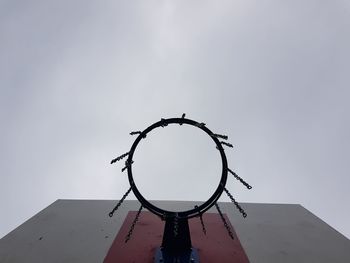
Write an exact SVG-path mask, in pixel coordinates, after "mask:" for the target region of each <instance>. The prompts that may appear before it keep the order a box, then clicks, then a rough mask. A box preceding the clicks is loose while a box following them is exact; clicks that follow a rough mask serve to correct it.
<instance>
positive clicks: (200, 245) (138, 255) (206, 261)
mask: <svg viewBox="0 0 350 263" xmlns="http://www.w3.org/2000/svg"><path fill="white" fill-rule="evenodd" d="M135 215H136V211H130V212H129V213H128V215H127V216H126V218H125V220H124V223H123V225H122V226H121V228H120V230H119V232H118V234H117V236H116V238H115V239H114V241H113V243H112V246H111V247H110V249H109V251H108V253H107V255H106V258H105V260H104V263H116V262H118V263H131V262H134V263H153V260H154V254H155V251H156V248H157V247H159V246H160V244H161V242H162V235H163V230H164V222H162V221H161V220H160V219H159V218H158V217H157V216H155V215H153V214H152V213H150V212H141V214H140V218H139V221H138V223H137V224H136V226H135V229H134V232H133V235H132V237H131V239H130V240H129V242H128V243H125V236H126V235H127V233H128V231H129V228H130V226H131V224H132V221H133V219H134V217H135ZM224 216H225V218H226V221H227V222H228V224H229V225H230V221H229V219H228V218H227V216H226V215H224ZM203 220H204V223H205V226H206V230H207V234H206V235H204V233H203V232H202V226H201V223H200V220H199V218H193V219H190V220H189V226H190V232H191V240H192V246H193V247H194V248H197V249H198V252H199V259H200V262H201V263H217V262H220V263H232V262H237V263H249V260H248V258H247V255H246V254H245V252H244V250H243V247H242V245H241V243H240V241H239V239H238V237H237V234H236V232H235V231H234V228H233V227H232V226H231V225H230V226H231V229H232V232H233V234H234V236H235V239H234V240H232V239H231V238H230V236H229V235H228V233H227V230H226V228H225V227H224V225H223V223H222V221H221V218H220V216H219V215H218V214H215V213H205V214H204V215H203Z"/></svg>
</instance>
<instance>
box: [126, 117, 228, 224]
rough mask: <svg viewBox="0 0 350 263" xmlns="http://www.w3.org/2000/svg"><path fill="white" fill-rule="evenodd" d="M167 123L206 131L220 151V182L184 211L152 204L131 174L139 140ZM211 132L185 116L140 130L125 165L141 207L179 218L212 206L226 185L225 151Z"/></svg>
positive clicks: (195, 213)
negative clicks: (210, 192) (205, 196)
mask: <svg viewBox="0 0 350 263" xmlns="http://www.w3.org/2000/svg"><path fill="white" fill-rule="evenodd" d="M169 124H180V125H182V124H185V125H190V126H194V127H196V128H199V129H201V130H202V131H204V132H205V133H207V134H208V135H209V136H210V138H212V140H213V141H214V142H215V144H216V146H217V147H216V148H217V149H218V150H219V152H220V156H221V162H222V173H221V178H220V182H219V185H218V187H217V188H216V190H215V192H214V193H213V195H212V196H211V197H210V198H209V199H208V200H207V201H205V202H204V203H202V204H201V205H199V206H197V207H195V208H193V209H190V210H186V211H180V212H175V211H168V210H164V209H161V208H159V207H157V206H155V205H153V204H152V203H150V202H149V201H147V199H146V198H144V197H143V195H142V194H141V193H140V191H139V190H138V188H137V186H136V184H135V181H134V178H133V174H132V163H133V160H132V158H133V155H134V152H135V150H136V147H137V145H138V144H139V142H140V141H141V140H142V139H144V138H146V135H147V134H148V133H149V132H151V131H152V130H154V129H156V128H159V127H165V126H168V125H169ZM213 134H214V133H213V132H212V131H211V130H209V129H208V128H207V127H206V126H205V124H204V123H199V122H196V121H194V120H191V119H186V118H170V119H161V120H160V121H158V122H156V123H154V124H152V125H151V126H149V127H148V128H147V129H145V130H144V131H142V132H141V134H140V135H139V136H138V137H137V138H136V140H135V141H134V143H133V145H132V146H131V149H130V151H129V155H128V159H127V163H128V164H129V165H128V166H127V171H128V178H129V183H130V187H131V189H132V191H133V193H134V194H135V196H136V198H137V199H138V200H139V201H140V203H141V204H142V206H143V207H145V208H146V209H148V210H149V211H151V212H152V213H154V214H155V215H157V216H159V217H161V218H166V217H174V216H177V217H179V218H192V217H196V216H199V215H200V214H203V213H204V212H205V211H207V210H208V209H209V208H210V207H212V206H213V205H214V204H215V203H216V201H217V200H218V199H219V198H220V196H221V194H222V192H223V191H224V188H225V185H226V181H227V159H226V154H225V151H224V149H223V147H222V145H221V143H220V141H219V140H218V138H217V137H215V136H214V135H213Z"/></svg>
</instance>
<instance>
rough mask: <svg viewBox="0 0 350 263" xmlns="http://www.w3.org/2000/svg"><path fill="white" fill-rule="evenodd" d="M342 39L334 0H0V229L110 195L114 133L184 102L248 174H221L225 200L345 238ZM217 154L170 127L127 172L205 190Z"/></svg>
mask: <svg viewBox="0 0 350 263" xmlns="http://www.w3.org/2000/svg"><path fill="white" fill-rule="evenodd" d="M349 47H350V4H349V1H345V0H343V1H342V0H338V1H314V0H308V1H302V0H297V1H296V0H286V1H278V0H266V1H260V0H250V1H249V0H248V1H247V0H244V1H243V0H241V1H202V0H201V1H198V0H194V1H185V0H183V1H165V0H164V1H160V0H154V1H142V0H140V1H102V2H101V1H92V0H91V1H83V0H76V1H68V0H63V1H43V0H32V1H19V0H18V1H14V0H11V1H10V0H0V92H1V93H0V121H1V122H0V125H1V129H0V211H1V218H0V237H2V236H4V235H5V234H7V233H8V232H9V231H11V230H12V229H14V228H15V227H17V226H18V225H19V224H21V223H23V222H24V221H25V220H27V219H28V218H30V217H31V216H33V215H34V214H35V213H37V212H38V211H40V210H41V209H43V208H45V207H46V206H47V205H49V204H50V203H52V202H53V201H55V200H56V199H59V198H61V199H63V198H74V199H119V198H120V197H121V196H122V195H123V194H124V192H125V191H126V190H127V189H128V181H127V178H126V174H123V173H121V172H120V169H121V168H122V167H123V163H119V164H117V165H114V166H113V165H109V162H110V160H111V159H113V158H114V157H116V156H118V155H119V154H122V153H124V152H127V151H128V149H129V148H130V146H131V144H132V142H133V140H134V139H135V137H132V136H130V135H128V133H129V132H130V131H133V130H142V129H144V128H146V127H147V126H148V125H150V124H151V123H153V122H156V121H158V120H160V118H162V117H163V118H167V117H180V116H181V114H182V113H184V112H185V113H186V114H187V115H186V116H187V117H189V118H193V119H195V120H198V121H200V122H205V123H206V124H207V126H208V127H209V128H210V129H212V130H213V131H215V132H218V133H223V134H227V135H229V141H230V142H231V143H232V144H233V145H234V146H235V148H234V149H233V150H230V149H227V150H226V153H227V157H228V160H229V165H230V167H231V169H233V170H235V171H236V172H237V173H238V174H239V175H240V176H242V177H243V178H245V179H246V180H247V181H248V182H249V183H250V184H252V185H253V189H252V190H251V191H248V190H247V189H244V187H243V186H241V185H239V184H238V183H237V182H235V181H234V179H232V178H230V180H229V181H228V184H227V187H228V189H230V191H231V192H232V194H233V195H234V196H235V197H236V199H237V200H239V201H241V202H268V203H299V204H301V205H303V206H304V207H306V208H307V209H309V210H310V211H311V212H313V213H315V214H316V215H317V216H319V217H320V218H321V219H323V220H324V221H326V222H327V223H328V224H330V225H331V226H332V227H334V228H335V229H337V230H338V231H340V232H341V233H343V234H344V235H346V236H347V237H348V238H349V237H350V225H349V223H348V222H349V221H350V210H349V209H348V208H346V207H348V205H349V201H350V193H349V185H350V179H349V168H350V167H349V164H350V159H349V156H350V152H349V149H350V138H349V134H350V117H349V116H350V115H349V111H350V106H349V98H350V91H349V84H350V70H349V69H350V48H349ZM218 161H219V156H218V152H217V150H215V147H214V145H213V143H212V142H211V141H210V139H208V138H207V137H205V136H204V134H202V133H200V132H199V131H197V130H194V129H191V128H189V127H185V126H183V127H181V129H180V126H171V127H167V128H166V129H162V130H157V131H155V132H154V134H152V135H150V136H149V137H147V140H145V141H144V142H142V144H141V145H140V148H139V150H138V151H137V152H136V153H135V164H134V170H135V180H136V183H138V185H139V188H140V190H141V191H142V192H143V193H144V194H145V196H146V197H147V198H150V199H178V200H204V199H206V198H208V196H209V195H210V193H211V191H213V189H214V188H215V187H216V185H215V184H217V180H218V176H219V175H218V173H217V172H218V171H220V163H219V162H218ZM129 198H131V199H132V198H135V197H134V196H133V195H130V197H129ZM221 200H222V201H228V199H227V197H226V196H222V198H221ZM107 212H109V211H107ZM248 216H249V215H248Z"/></svg>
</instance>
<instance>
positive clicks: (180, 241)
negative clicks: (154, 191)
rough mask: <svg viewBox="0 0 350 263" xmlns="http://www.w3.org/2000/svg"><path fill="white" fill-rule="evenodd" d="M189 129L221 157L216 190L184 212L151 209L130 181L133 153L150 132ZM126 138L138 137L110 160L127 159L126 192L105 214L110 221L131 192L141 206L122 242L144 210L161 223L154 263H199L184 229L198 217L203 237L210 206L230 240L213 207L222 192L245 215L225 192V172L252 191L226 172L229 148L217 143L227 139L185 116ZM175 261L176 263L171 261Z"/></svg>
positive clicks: (158, 124)
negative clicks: (172, 127)
mask: <svg viewBox="0 0 350 263" xmlns="http://www.w3.org/2000/svg"><path fill="white" fill-rule="evenodd" d="M184 124H185V125H189V126H192V127H195V128H198V129H200V130H202V131H203V132H205V133H206V134H207V135H208V136H209V137H210V138H211V139H212V140H213V141H214V143H215V144H216V149H217V150H219V152H220V156H221V163H222V172H221V178H220V181H219V184H218V187H217V188H216V190H215V192H214V193H213V194H212V195H211V196H210V198H209V199H208V200H207V201H205V202H204V203H202V204H200V205H198V206H197V205H196V206H195V207H194V208H193V209H190V210H185V211H178V212H175V211H169V210H164V209H162V208H160V207H157V206H155V205H154V204H152V203H151V202H149V201H148V200H147V199H146V198H145V197H144V196H143V195H142V194H141V192H140V191H139V189H138V188H137V186H136V184H135V181H134V177H133V171H132V164H133V163H134V161H133V156H134V152H135V150H136V148H137V146H138V144H139V143H140V141H141V140H144V139H146V138H147V134H148V133H150V132H151V131H152V130H154V129H157V128H160V127H161V128H164V127H166V126H168V125H184ZM130 135H138V136H137V138H136V139H135V141H134V143H133V144H132V146H131V149H130V151H129V152H127V153H124V154H122V155H121V156H119V157H117V158H115V159H113V160H112V161H111V163H114V162H116V161H120V160H121V159H123V158H125V157H126V156H128V158H127V159H126V161H125V167H124V168H123V169H122V172H124V171H125V170H127V173H128V179H129V183H130V188H129V189H128V190H127V192H126V193H125V194H124V196H123V197H122V199H120V200H119V202H118V204H117V205H116V206H115V208H114V209H113V210H112V211H111V212H110V213H109V216H110V217H112V216H113V213H114V212H115V211H116V210H117V209H118V208H119V206H120V205H121V204H122V202H123V201H124V199H125V198H126V197H127V195H128V194H129V193H130V191H133V193H134V194H135V196H136V198H137V199H138V200H139V201H140V203H141V206H140V209H139V211H138V213H137V215H136V217H135V220H134V222H133V224H132V226H131V228H130V231H129V233H128V235H127V237H126V239H125V242H127V241H128V240H129V239H130V238H131V235H132V231H133V229H134V227H135V225H136V222H137V220H138V217H139V215H140V213H141V210H142V209H143V208H146V209H147V210H149V211H150V212H152V213H153V214H155V215H157V216H158V217H160V218H161V219H162V220H164V221H165V228H164V234H163V242H162V246H161V247H160V248H159V249H158V250H157V252H156V255H155V261H154V262H155V263H158V262H165V263H166V262H179V263H182V262H186V263H188V262H199V256H198V252H197V251H196V249H194V248H192V245H191V237H190V232H189V226H188V219H190V218H193V217H200V220H201V224H202V227H203V232H204V234H205V233H206V229H205V226H204V222H203V219H202V215H203V213H205V212H206V211H207V210H208V209H210V208H211V207H212V206H214V205H215V207H216V208H217V210H218V212H219V214H220V216H221V219H222V221H223V223H224V225H225V227H226V229H227V231H228V234H229V235H230V237H231V238H234V237H233V234H232V232H231V230H230V228H229V226H228V224H227V222H226V221H225V218H224V217H223V215H222V212H221V210H220V208H219V206H218V204H217V201H218V199H219V198H220V196H221V194H222V192H223V191H225V192H226V194H227V195H228V197H229V198H230V199H231V201H232V202H233V203H234V204H235V206H236V207H237V209H238V210H239V212H240V213H241V214H242V215H243V217H246V216H247V214H246V213H245V211H244V210H243V208H242V207H241V206H240V205H239V204H238V202H237V201H236V200H235V199H234V198H233V196H232V195H231V193H230V192H229V191H228V190H227V189H226V187H225V186H226V181H227V174H228V172H229V173H231V174H232V175H233V176H234V177H235V178H236V179H237V180H238V181H240V182H241V183H242V184H243V185H244V186H246V187H247V188H248V189H251V188H252V187H251V186H250V185H249V184H248V183H246V182H245V181H244V180H243V179H242V178H241V177H239V176H238V175H237V174H236V173H234V172H233V171H232V170H230V169H229V168H228V165H227V159H226V154H225V151H224V148H223V146H227V147H231V148H232V147H233V146H232V145H231V144H230V143H227V142H225V141H220V140H219V139H224V140H227V139H228V137H227V136H226V135H220V134H215V133H213V132H212V131H211V130H209V129H208V128H207V127H206V125H205V123H200V122H197V121H194V120H191V119H187V118H185V114H183V115H182V117H181V118H169V119H161V120H160V121H158V122H156V123H154V124H152V125H151V126H149V127H148V128H146V129H145V130H143V131H134V132H131V133H130ZM174 260H176V261H174Z"/></svg>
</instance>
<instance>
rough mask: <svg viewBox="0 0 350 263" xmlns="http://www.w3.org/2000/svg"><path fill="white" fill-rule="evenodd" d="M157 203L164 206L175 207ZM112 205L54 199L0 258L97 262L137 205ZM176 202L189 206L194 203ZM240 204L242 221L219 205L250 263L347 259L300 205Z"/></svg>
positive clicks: (4, 243)
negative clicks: (116, 208)
mask: <svg viewBox="0 0 350 263" xmlns="http://www.w3.org/2000/svg"><path fill="white" fill-rule="evenodd" d="M155 203H159V201H156V202H155ZM161 203H162V205H163V206H164V207H167V208H169V209H171V208H172V207H175V206H176V207H178V205H179V202H170V201H162V202H161ZM115 204H116V202H115V201H112V200H57V201H56V202H54V203H53V204H51V205H50V206H48V207H47V208H45V209H44V210H42V211H41V212H40V213H38V214H37V215H35V216H34V217H32V218H31V219H29V220H28V221H26V222H25V223H24V224H22V225H21V226H19V227H18V228H16V229H15V230H14V231H12V232H10V233H9V234H8V235H6V236H5V237H4V238H2V239H1V240H0V262H4V263H9V262H28V263H30V262H36V263H37V262H84V263H88V262H91V263H93V262H94V263H95V262H102V261H103V259H104V257H105V255H106V254H107V251H108V249H109V247H110V246H111V243H112V241H113V240H114V237H115V235H116V234H117V232H118V230H119V228H120V226H121V224H122V222H123V220H124V217H125V216H126V213H127V212H128V211H129V210H137V209H138V207H139V203H138V201H125V203H124V204H123V205H122V206H121V208H120V209H119V210H118V212H117V213H116V214H115V216H114V217H113V218H109V217H108V212H109V211H110V210H111V209H112V208H113V207H114V205H115ZM181 205H182V206H183V207H188V208H190V207H193V206H194V202H181ZM242 205H243V206H244V208H245V210H246V211H247V213H248V217H247V218H246V219H243V218H242V217H241V216H240V215H239V213H238V212H237V211H236V210H235V209H234V208H233V206H232V204H231V203H221V208H222V210H223V212H225V213H227V214H228V216H229V218H230V220H231V223H232V224H233V225H234V228H235V230H236V232H237V234H238V236H239V239H240V241H241V243H242V245H243V247H244V249H245V251H246V253H247V255H248V257H249V260H250V262H252V263H265V262H266V263H271V262H276V263H277V262H284V263H288V262H293V263H294V262H318V263H323V262H327V263H329V262H332V263H335V262H339V263H340V262H342V263H343V262H350V241H349V240H348V239H347V238H346V237H344V236H343V235H341V234H340V233H338V232H337V231H336V230H334V229H333V228H331V227H330V226H328V225H327V224H326V223H324V222H323V221H321V220H320V219H319V218H317V217H316V216H315V215H313V214H311V213H310V212H309V211H307V210H306V209H304V208H303V207H302V206H300V205H294V204H255V203H243V204H242ZM210 211H211V212H215V210H210ZM194 220H195V219H194ZM207 230H208V231H210V229H207Z"/></svg>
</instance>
